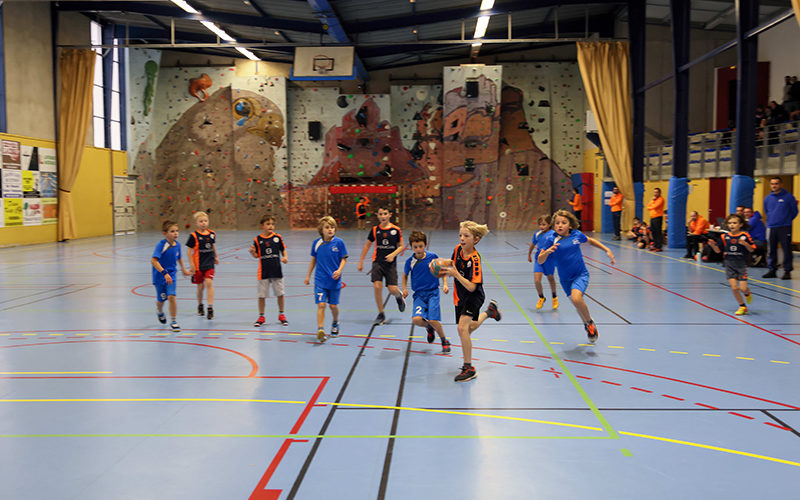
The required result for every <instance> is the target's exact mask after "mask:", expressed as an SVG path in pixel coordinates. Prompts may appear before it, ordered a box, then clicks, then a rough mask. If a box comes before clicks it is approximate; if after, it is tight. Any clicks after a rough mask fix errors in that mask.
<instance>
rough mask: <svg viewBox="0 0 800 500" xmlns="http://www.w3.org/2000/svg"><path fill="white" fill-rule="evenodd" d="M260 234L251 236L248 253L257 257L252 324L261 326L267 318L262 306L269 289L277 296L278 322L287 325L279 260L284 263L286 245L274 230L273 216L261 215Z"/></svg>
mask: <svg viewBox="0 0 800 500" xmlns="http://www.w3.org/2000/svg"><path fill="white" fill-rule="evenodd" d="M260 224H261V234H259V235H257V236H256V237H255V238H253V244H252V245H251V246H250V255H252V256H253V257H255V258H256V259H258V319H256V321H255V323H253V326H256V327H258V326H261V325H263V324H264V323H265V322H266V321H267V320H266V319H265V318H264V307H265V306H266V299H267V297H269V290H270V288H272V291H273V293H274V294H275V296H276V297H277V298H278V322H280V324H281V325H283V326H288V325H289V321H287V320H286V315H285V314H284V313H283V307H284V284H283V269H282V268H281V262H282V263H284V264H286V263H287V262H289V259H288V258H287V257H286V245H284V243H283V238H282V237H281V235H280V234H278V233H276V232H275V218H274V217H273V216H271V215H265V216H263V217H261V221H260Z"/></svg>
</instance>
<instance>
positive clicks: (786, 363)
mask: <svg viewBox="0 0 800 500" xmlns="http://www.w3.org/2000/svg"><path fill="white" fill-rule="evenodd" d="M769 362H770V363H780V364H782V365H788V364H789V362H788V361H776V360H774V359H770V360H769Z"/></svg>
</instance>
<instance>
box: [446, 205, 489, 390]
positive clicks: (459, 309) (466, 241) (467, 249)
mask: <svg viewBox="0 0 800 500" xmlns="http://www.w3.org/2000/svg"><path fill="white" fill-rule="evenodd" d="M488 233H489V228H488V227H486V225H480V224H477V223H475V222H473V221H470V220H467V221H463V222H462V223H461V229H460V230H459V232H458V238H459V245H458V246H457V247H456V248H455V250H453V265H452V266H451V267H448V268H445V271H446V273H447V275H448V276H452V277H453V281H454V282H455V287H454V288H453V302H454V303H455V306H456V324H457V329H458V337H459V338H460V339H461V350H462V351H463V352H464V365H463V366H462V367H461V373H459V374H458V375H456V378H455V381H456V382H465V381H467V380H472V379H474V378H475V377H477V376H478V375H477V373H476V371H475V368H474V367H473V366H472V339H471V337H470V335H472V332H474V331H475V330H477V329H478V327H480V326H481V324H483V322H484V321H486V318H492V319H494V320H495V321H500V317H501V315H500V310H499V309H498V308H497V302H495V301H494V300H492V301H491V302H489V307H487V308H486V310H485V311H483V312H480V309H481V306H482V305H483V301H484V300H485V299H486V296H485V295H484V293H483V263H482V262H481V256H480V254H478V251H477V250H476V249H475V245H476V244H477V243H478V242H479V241H480V240H481V238H483V237H484V236H486V235H487V234H488Z"/></svg>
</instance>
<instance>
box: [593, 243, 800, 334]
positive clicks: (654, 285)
mask: <svg viewBox="0 0 800 500" xmlns="http://www.w3.org/2000/svg"><path fill="white" fill-rule="evenodd" d="M584 258H585V259H587V260H591V261H592V262H597V263H598V264H603V265H604V266H607V267H610V268H611V269H614V270H615V271H619V272H621V273H622V274H627V275H628V276H630V277H631V278H636V279H637V280H639V281H641V282H642V283H647V284H648V285H650V286H653V287H655V288H658V289H659V290H664V291H665V292H668V293H671V294H673V295H677V296H678V297H681V298H682V299H686V300H688V301H689V302H694V303H695V304H697V305H698V306H702V307H705V308H706V309H710V310H712V311H714V312H717V313H719V314H722V315H723V316H727V317H729V318H731V319H735V320H736V321H740V322H742V323H744V324H745V325H750V326H752V327H753V328H756V329H758V330H761V331H762V332H767V333H769V334H770V335H774V336H776V337H778V338H781V339H783V340H785V341H787V342H791V343H792V344H795V345H799V346H800V342H798V341H796V340H792V339H789V338H786V337H785V336H783V335H780V334H777V333H775V332H772V331H770V330H767V329H766V328H762V327H760V326H758V325H755V324H753V323H750V322H749V321H745V320H743V319H742V318H739V317H737V316H734V315H733V314H728V313H726V312H723V311H720V310H719V309H715V308H713V307H711V306H709V305H706V304H703V303H702V302H700V301H698V300H694V299H692V298H689V297H687V296H685V295H681V294H679V293H678V292H673V291H672V290H669V289H667V288H664V287H663V286H660V285H656V284H655V283H651V282H649V281H647V280H646V279H644V278H640V277H638V276H636V275H635V274H632V273H629V272H627V271H623V270H622V269H620V268H618V267H614V266H612V265H610V264H606V263H605V262H602V261H599V260H596V259H593V258H591V257H586V256H584Z"/></svg>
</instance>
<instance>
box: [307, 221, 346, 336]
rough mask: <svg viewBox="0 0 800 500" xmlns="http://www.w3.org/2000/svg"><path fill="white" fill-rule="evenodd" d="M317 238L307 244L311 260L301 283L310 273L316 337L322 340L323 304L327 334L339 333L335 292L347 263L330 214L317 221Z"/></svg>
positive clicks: (342, 245) (338, 290)
mask: <svg viewBox="0 0 800 500" xmlns="http://www.w3.org/2000/svg"><path fill="white" fill-rule="evenodd" d="M317 232H319V236H320V237H319V238H317V239H316V240H314V242H313V243H312V244H311V262H310V263H309V264H308V274H306V279H305V281H304V283H305V284H306V285H308V283H309V281H310V280H311V271H313V270H314V266H316V267H317V270H316V272H315V273H314V301H315V302H316V303H317V340H319V341H320V342H325V341H326V340H327V338H326V337H325V304H328V307H330V309H331V316H333V323H332V324H331V337H338V336H339V292H340V291H341V288H342V270H344V265H345V264H346V263H347V247H346V246H345V245H344V241H342V239H341V238H339V237H338V236H336V220H335V219H334V218H333V217H331V216H330V215H326V216H325V217H323V218H321V219H320V220H319V224H318V225H317Z"/></svg>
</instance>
